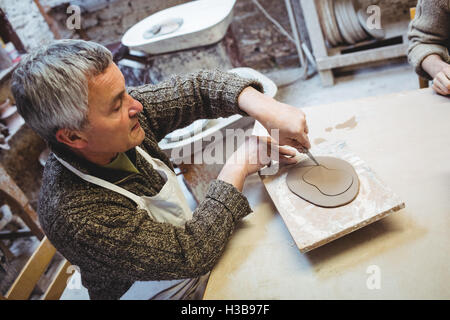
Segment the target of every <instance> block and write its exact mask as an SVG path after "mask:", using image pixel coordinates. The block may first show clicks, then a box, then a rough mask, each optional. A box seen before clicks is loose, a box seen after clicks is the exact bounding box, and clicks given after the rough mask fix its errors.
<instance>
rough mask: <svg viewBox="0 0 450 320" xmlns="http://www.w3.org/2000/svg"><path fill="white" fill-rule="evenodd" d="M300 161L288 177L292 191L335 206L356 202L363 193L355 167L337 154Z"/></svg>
mask: <svg viewBox="0 0 450 320" xmlns="http://www.w3.org/2000/svg"><path fill="white" fill-rule="evenodd" d="M316 159H317V161H318V162H319V163H320V164H321V166H316V165H315V164H314V162H312V160H310V159H306V160H303V161H301V162H300V163H298V164H297V165H296V166H294V167H293V168H292V169H290V170H289V173H288V175H287V178H286V182H287V185H288V187H289V190H291V191H292V192H293V193H295V194H296V195H298V196H299V197H300V198H302V199H304V200H306V201H308V202H310V203H312V204H315V205H317V206H320V207H325V208H334V207H339V206H343V205H345V204H347V203H349V202H351V201H353V200H354V199H355V198H356V196H357V195H358V192H359V179H358V175H357V174H356V172H355V169H353V167H352V166H351V165H350V164H349V163H348V162H346V161H344V160H342V159H338V158H333V157H324V156H323V157H321V156H317V157H316Z"/></svg>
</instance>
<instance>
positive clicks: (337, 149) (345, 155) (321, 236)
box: [261, 141, 405, 253]
mask: <svg viewBox="0 0 450 320" xmlns="http://www.w3.org/2000/svg"><path fill="white" fill-rule="evenodd" d="M310 151H311V153H312V154H313V155H315V156H316V155H317V156H333V157H337V158H340V159H343V160H345V161H347V162H349V163H350V164H351V165H352V166H353V167H354V168H355V171H356V173H357V174H358V177H359V181H360V189H359V194H358V196H357V197H356V199H355V200H353V201H352V202H351V203H349V204H347V205H345V206H341V207H337V208H322V207H318V206H316V205H313V204H311V203H309V202H307V201H305V200H303V199H302V198H300V197H298V196H297V195H296V194H294V193H292V192H291V191H290V190H289V188H288V186H287V184H286V176H287V174H288V171H289V168H290V166H289V167H284V168H281V169H280V170H279V172H278V173H277V174H276V175H271V176H261V179H262V182H263V183H264V185H265V187H266V189H267V191H268V193H269V195H270V197H271V199H272V200H273V202H274V204H275V206H276V208H277V209H278V212H279V213H280V215H281V217H282V218H283V221H284V222H285V224H286V226H287V228H288V230H289V232H290V233H291V235H292V238H293V239H294V241H295V243H296V245H297V247H298V248H299V249H300V251H301V252H302V253H304V252H308V251H310V250H312V249H315V248H317V247H320V246H322V245H324V244H326V243H328V242H331V241H333V240H335V239H337V238H340V237H342V236H344V235H346V234H348V233H350V232H353V231H355V230H358V229H360V228H362V227H364V226H366V225H368V224H370V223H372V222H375V221H377V220H380V219H382V218H384V217H386V216H388V215H389V214H391V213H393V212H395V211H398V210H400V209H402V208H404V207H405V204H404V203H403V201H402V200H401V199H400V198H399V197H398V196H397V195H396V194H395V193H394V192H393V191H392V190H391V189H390V188H389V187H388V186H387V185H386V184H385V183H384V182H383V181H381V180H380V179H379V178H378V177H377V175H376V174H375V172H373V171H372V170H371V169H370V167H369V166H368V165H367V164H366V163H365V162H364V161H363V160H362V159H361V158H359V157H358V156H357V155H355V154H354V153H352V152H351V150H350V149H349V148H348V146H347V145H346V143H345V142H342V141H341V142H339V141H337V142H324V143H321V144H320V145H317V146H315V147H313V148H311V150H310Z"/></svg>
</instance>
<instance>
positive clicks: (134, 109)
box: [128, 99, 143, 118]
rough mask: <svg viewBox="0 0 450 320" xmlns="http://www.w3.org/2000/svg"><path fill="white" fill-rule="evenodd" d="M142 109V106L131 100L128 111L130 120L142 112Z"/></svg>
mask: <svg viewBox="0 0 450 320" xmlns="http://www.w3.org/2000/svg"><path fill="white" fill-rule="evenodd" d="M142 109H143V107H142V104H141V103H140V102H138V101H136V100H134V99H133V103H132V105H131V107H130V109H129V110H128V115H129V116H130V118H133V117H136V116H137V115H138V114H139V113H141V112H142Z"/></svg>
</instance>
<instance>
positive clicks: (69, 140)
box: [55, 129, 87, 149]
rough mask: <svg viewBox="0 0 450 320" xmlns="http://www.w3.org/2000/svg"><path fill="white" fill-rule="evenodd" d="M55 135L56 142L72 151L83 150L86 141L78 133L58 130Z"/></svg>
mask: <svg viewBox="0 0 450 320" xmlns="http://www.w3.org/2000/svg"><path fill="white" fill-rule="evenodd" d="M55 135H56V140H58V142H60V143H64V144H65V145H67V146H69V147H71V148H73V149H83V148H85V147H86V145H87V139H86V138H85V136H84V134H83V133H82V132H80V131H75V130H70V129H59V130H58V131H56V134H55Z"/></svg>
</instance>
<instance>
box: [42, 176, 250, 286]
mask: <svg viewBox="0 0 450 320" xmlns="http://www.w3.org/2000/svg"><path fill="white" fill-rule="evenodd" d="M99 192H100V193H99V197H98V199H97V200H95V201H92V199H93V198H95V193H96V192H95V191H93V192H91V195H90V198H91V199H90V200H89V201H86V202H84V201H83V199H81V197H80V196H79V195H77V194H71V195H69V197H68V198H69V199H67V200H68V202H69V203H70V202H71V198H72V197H77V206H75V207H72V208H69V207H66V208H65V209H64V211H66V212H69V211H70V213H69V216H68V215H66V214H64V213H63V212H61V213H60V214H58V218H57V219H56V221H57V222H55V223H53V224H52V226H51V228H50V229H51V231H50V232H49V234H50V235H51V238H52V242H53V241H55V242H54V243H55V245H56V246H57V248H58V250H60V252H62V253H63V254H64V255H65V256H66V258H68V259H69V261H71V263H72V264H76V265H79V266H80V267H81V269H82V272H84V271H88V272H90V273H95V274H96V275H97V277H99V276H100V275H101V274H105V275H108V276H109V277H113V278H116V279H120V280H121V281H123V280H126V279H127V280H129V281H130V282H134V281H138V280H141V281H150V280H171V279H184V278H192V277H197V276H201V275H204V274H206V273H207V272H209V271H210V270H211V269H212V268H213V266H214V264H215V263H216V262H217V260H218V258H219V257H220V256H221V254H222V252H223V250H224V249H225V246H226V243H227V240H228V239H229V237H230V236H231V234H232V232H233V230H234V228H235V225H236V223H237V222H238V220H240V218H242V217H244V216H245V215H247V214H249V213H250V212H251V208H250V206H249V204H248V201H247V199H246V198H245V197H244V196H243V195H242V194H241V193H240V192H239V191H238V190H237V189H235V188H234V186H232V185H230V184H228V183H226V182H223V181H218V180H216V181H213V183H212V184H211V186H210V188H209V190H208V192H207V195H206V198H205V200H204V201H202V202H201V203H200V204H199V206H198V208H197V209H196V210H195V211H194V214H193V218H192V220H190V221H188V222H187V223H186V225H185V228H184V229H183V228H180V227H176V226H173V225H171V224H168V223H161V222H156V221H154V220H152V219H151V218H149V216H148V213H147V212H146V211H145V210H142V209H136V210H132V211H130V209H128V210H126V209H125V208H124V202H122V200H120V198H121V197H120V196H118V195H116V194H114V193H113V194H111V195H110V196H108V197H105V195H104V193H103V191H102V190H99ZM102 194H103V195H102ZM200 211H201V214H197V212H200ZM67 218H69V219H76V221H71V222H70V221H67ZM67 222H69V223H67ZM81 224H82V227H81V228H80V225H81ZM63 226H65V227H63ZM67 226H71V227H74V226H75V229H72V228H70V229H71V230H72V231H71V230H68V229H67Z"/></svg>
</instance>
